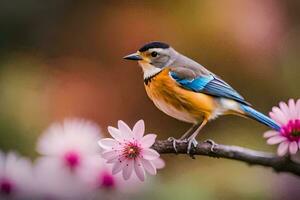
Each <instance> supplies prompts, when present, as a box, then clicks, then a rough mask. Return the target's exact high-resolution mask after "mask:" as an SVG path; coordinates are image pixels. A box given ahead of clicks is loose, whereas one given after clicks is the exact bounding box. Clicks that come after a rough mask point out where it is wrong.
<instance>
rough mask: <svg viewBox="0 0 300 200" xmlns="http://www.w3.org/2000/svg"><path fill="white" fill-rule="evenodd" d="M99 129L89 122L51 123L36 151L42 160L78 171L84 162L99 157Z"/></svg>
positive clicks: (81, 120) (72, 120)
mask: <svg viewBox="0 0 300 200" xmlns="http://www.w3.org/2000/svg"><path fill="white" fill-rule="evenodd" d="M99 139H100V129H99V128H98V126H97V125H96V124H95V123H93V122H90V121H86V120H83V119H66V120H64V122H63V123H53V124H52V125H51V126H50V127H49V128H48V129H46V131H45V132H44V133H43V134H42V135H41V137H40V138H39V140H38V143H37V151H38V152H39V153H40V154H41V155H42V156H44V159H51V160H52V161H53V162H54V161H56V162H58V163H59V164H60V165H61V166H63V167H64V168H65V169H67V170H70V171H73V172H75V171H78V169H80V168H82V167H84V165H85V160H86V159H89V157H93V156H97V155H99V153H100V151H99V147H98V145H97V142H95V141H98V140H99Z"/></svg>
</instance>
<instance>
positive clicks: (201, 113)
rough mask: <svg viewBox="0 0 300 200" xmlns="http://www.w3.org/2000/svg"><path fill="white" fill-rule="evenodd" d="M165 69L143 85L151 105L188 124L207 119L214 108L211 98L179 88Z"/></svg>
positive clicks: (214, 103)
mask: <svg viewBox="0 0 300 200" xmlns="http://www.w3.org/2000/svg"><path fill="white" fill-rule="evenodd" d="M169 71H170V70H169V69H168V68H166V69H164V70H163V71H162V72H160V73H159V74H158V75H156V76H155V77H153V78H152V79H151V80H150V81H149V82H148V83H147V84H145V88H146V92H147V94H148V96H149V97H150V99H151V100H152V101H153V103H154V104H155V105H156V106H157V107H158V108H159V109H160V110H162V111H163V112H164V113H166V114H168V115H170V116H172V117H174V118H176V119H179V120H182V121H186V122H190V123H197V122H200V121H202V118H203V117H204V118H207V119H209V118H210V116H211V115H212V113H213V112H214V110H215V108H216V102H215V101H214V99H213V97H211V96H209V95H206V94H202V93H197V92H193V91H189V90H186V89H184V88H182V87H180V86H179V85H178V84H177V83H176V81H175V80H173V79H172V78H171V77H170V75H169Z"/></svg>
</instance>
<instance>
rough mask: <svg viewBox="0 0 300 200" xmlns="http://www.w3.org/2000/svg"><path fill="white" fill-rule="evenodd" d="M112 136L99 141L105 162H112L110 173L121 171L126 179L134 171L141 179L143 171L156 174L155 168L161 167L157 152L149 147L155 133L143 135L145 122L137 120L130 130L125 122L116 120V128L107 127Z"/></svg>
mask: <svg viewBox="0 0 300 200" xmlns="http://www.w3.org/2000/svg"><path fill="white" fill-rule="evenodd" d="M108 131H109V133H110V134H111V136H112V137H113V138H104V139H101V140H100V141H99V145H100V147H102V148H103V149H104V151H103V152H102V153H101V155H102V157H103V158H104V159H105V160H107V163H111V164H113V167H112V174H117V173H119V172H121V171H122V175H123V178H124V179H125V180H128V179H129V178H130V177H131V175H132V173H133V172H134V173H135V174H136V176H137V177H138V178H139V179H140V180H141V181H144V180H145V172H148V173H149V174H151V175H155V174H156V169H157V168H160V167H163V165H164V163H162V161H161V160H159V156H160V155H159V154H158V153H157V152H156V151H155V150H153V149H151V148H150V147H151V146H152V145H153V144H154V142H155V138H156V135H155V134H148V135H145V136H144V132H145V124H144V121H143V120H139V121H138V122H137V123H136V124H135V125H134V127H133V129H132V130H131V129H130V128H129V127H128V125H127V124H126V123H124V122H123V121H121V120H120V121H118V128H114V127H108Z"/></svg>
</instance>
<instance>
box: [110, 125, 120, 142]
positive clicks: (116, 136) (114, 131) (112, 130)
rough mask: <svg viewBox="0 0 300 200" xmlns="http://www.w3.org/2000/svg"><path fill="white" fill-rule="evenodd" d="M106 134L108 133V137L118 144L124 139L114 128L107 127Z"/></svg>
mask: <svg viewBox="0 0 300 200" xmlns="http://www.w3.org/2000/svg"><path fill="white" fill-rule="evenodd" d="M107 130H108V132H109V133H110V135H111V136H112V137H113V138H115V139H116V140H117V141H118V142H122V141H123V139H124V137H123V136H122V134H121V132H120V131H119V130H118V129H116V128H115V127H112V126H109V127H108V128H107Z"/></svg>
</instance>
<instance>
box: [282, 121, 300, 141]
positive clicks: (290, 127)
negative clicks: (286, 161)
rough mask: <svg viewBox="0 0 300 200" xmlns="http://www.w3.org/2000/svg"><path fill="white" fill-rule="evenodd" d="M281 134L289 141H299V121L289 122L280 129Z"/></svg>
mask: <svg viewBox="0 0 300 200" xmlns="http://www.w3.org/2000/svg"><path fill="white" fill-rule="evenodd" d="M280 132H281V134H282V135H283V136H285V137H287V138H288V139H289V140H290V141H299V140H300V119H296V120H290V121H289V122H288V123H287V124H286V125H285V126H282V127H281V130H280Z"/></svg>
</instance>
